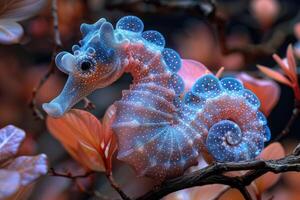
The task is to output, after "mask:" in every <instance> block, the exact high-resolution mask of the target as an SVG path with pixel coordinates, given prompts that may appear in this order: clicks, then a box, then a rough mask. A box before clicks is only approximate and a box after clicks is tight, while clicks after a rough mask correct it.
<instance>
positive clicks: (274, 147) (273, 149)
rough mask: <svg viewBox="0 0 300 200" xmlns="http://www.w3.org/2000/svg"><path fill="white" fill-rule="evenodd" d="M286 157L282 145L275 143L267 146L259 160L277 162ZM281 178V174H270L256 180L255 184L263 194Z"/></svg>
mask: <svg viewBox="0 0 300 200" xmlns="http://www.w3.org/2000/svg"><path fill="white" fill-rule="evenodd" d="M284 156H285V152H284V148H283V146H282V145H281V144H280V143H278V142H275V143H272V144H270V145H269V146H267V147H266V148H265V149H264V150H263V151H262V153H261V154H260V155H259V158H262V159H264V160H275V159H280V158H283V157H284ZM279 178H280V174H274V173H271V172H269V173H267V174H265V175H263V176H261V177H259V178H258V179H256V180H255V183H256V186H257V188H258V190H259V191H260V193H261V194H262V193H263V192H264V191H266V190H267V189H269V188H270V187H272V186H273V185H274V184H275V183H276V182H277V181H278V180H279Z"/></svg>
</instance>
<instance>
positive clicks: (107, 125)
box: [47, 106, 117, 172]
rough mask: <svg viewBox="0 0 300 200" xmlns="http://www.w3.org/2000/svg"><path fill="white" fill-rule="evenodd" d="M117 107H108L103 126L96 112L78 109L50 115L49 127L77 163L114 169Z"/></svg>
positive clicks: (96, 169) (98, 168)
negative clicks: (113, 121) (112, 161)
mask: <svg viewBox="0 0 300 200" xmlns="http://www.w3.org/2000/svg"><path fill="white" fill-rule="evenodd" d="M114 109H115V107H114V106H111V107H110V108H109V109H108V110H107V112H106V114H105V117H104V119H103V123H104V125H103V126H102V125H101V122H100V121H99V120H98V119H97V118H96V117H95V116H94V115H92V114H91V113H89V112H87V111H84V110H78V109H72V110H71V111H70V112H68V113H66V114H65V115H64V116H63V117H61V118H52V117H48V118H47V126H48V129H49V131H50V132H51V133H52V134H53V136H54V137H55V138H57V139H58V140H59V141H60V142H61V143H62V144H63V146H64V147H65V148H66V150H67V151H68V152H69V153H70V154H71V155H72V157H73V158H74V159H75V160H77V162H79V163H81V164H82V165H83V166H85V167H86V168H89V169H91V170H95V171H108V172H110V170H111V164H110V163H111V157H112V155H113V153H114V152H115V150H116V147H117V145H116V142H115V139H114V134H113V132H112V130H111V123H112V120H113V119H114V112H115V111H114Z"/></svg>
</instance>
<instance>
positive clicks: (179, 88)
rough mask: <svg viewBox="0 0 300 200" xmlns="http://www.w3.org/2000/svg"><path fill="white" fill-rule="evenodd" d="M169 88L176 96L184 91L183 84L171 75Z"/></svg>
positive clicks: (178, 77)
mask: <svg viewBox="0 0 300 200" xmlns="http://www.w3.org/2000/svg"><path fill="white" fill-rule="evenodd" d="M169 87H170V88H172V89H174V91H175V93H176V94H181V93H182V92H183V91H184V82H183V80H182V78H181V77H180V76H179V75H177V74H172V76H171V78H170V79H169Z"/></svg>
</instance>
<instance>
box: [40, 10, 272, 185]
mask: <svg viewBox="0 0 300 200" xmlns="http://www.w3.org/2000/svg"><path fill="white" fill-rule="evenodd" d="M143 29H144V25H143V23H142V21H141V20H140V19H139V18H137V17H134V16H126V17H123V18H121V19H120V20H119V21H118V23H117V25H116V29H114V28H113V26H112V24H110V23H109V22H106V20H105V19H100V20H98V22H96V23H95V24H83V25H82V26H81V32H82V34H83V36H84V37H83V39H82V40H81V41H80V42H79V44H80V45H74V46H73V48H72V50H73V54H70V53H67V52H61V53H59V54H58V55H57V57H56V63H57V65H58V67H59V69H60V70H61V71H63V72H65V73H67V74H69V78H68V82H67V84H66V86H65V87H64V89H63V91H62V92H61V94H60V95H59V96H58V97H56V98H55V99H54V100H52V101H51V102H50V103H48V104H44V105H43V107H44V109H45V110H46V112H48V113H49V114H51V115H52V116H55V117H59V116H62V115H63V114H64V113H65V112H67V111H68V110H69V109H70V108H71V107H72V106H73V105H75V104H76V103H77V102H78V101H80V100H81V99H82V98H83V97H84V96H86V95H88V94H89V93H91V92H92V91H94V90H95V89H98V88H103V87H106V86H108V85H110V84H111V83H113V82H114V81H115V80H117V79H118V78H119V77H120V76H121V75H122V74H123V73H124V72H128V73H131V74H132V76H133V83H132V84H131V85H130V88H129V89H128V90H125V91H123V93H122V98H121V100H119V101H117V102H115V103H114V104H115V106H116V116H115V121H114V123H113V130H114V132H115V134H116V135H117V139H118V148H119V150H118V156H117V157H118V159H120V160H123V161H125V162H126V163H128V164H129V165H131V166H133V167H134V168H135V170H136V171H137V173H138V174H139V175H145V176H149V177H152V178H155V179H158V180H164V179H166V178H170V177H176V176H179V175H181V174H183V173H184V171H185V169H187V168H188V167H190V166H192V165H196V164H197V160H198V158H199V155H200V154H201V153H202V154H203V155H204V156H205V158H206V159H207V161H211V160H216V161H220V162H227V161H241V160H249V159H254V158H255V157H256V156H257V155H258V154H259V153H260V152H261V150H262V149H263V146H264V142H265V141H268V140H269V139H270V130H269V128H268V126H267V120H266V118H265V117H264V115H263V114H262V113H261V112H260V111H259V110H258V109H259V106H260V102H259V100H258V98H257V97H256V96H255V95H254V94H253V93H252V92H251V91H249V90H247V89H245V88H244V87H243V85H242V83H241V82H239V81H238V80H236V79H234V78H224V79H221V80H219V79H218V78H216V77H215V76H213V75H211V74H208V75H203V76H202V77H199V79H198V80H197V81H196V82H195V83H194V85H193V87H192V88H191V89H190V91H187V92H184V89H185V90H188V89H187V87H186V88H185V87H184V81H183V80H182V78H181V76H180V75H178V74H177V72H178V71H179V70H180V68H181V67H182V66H181V65H182V62H181V58H180V56H179V55H178V53H177V52H176V51H174V50H172V49H169V48H165V40H164V38H163V36H162V35H161V34H160V33H159V32H157V31H144V32H143ZM202 68H204V67H203V66H202ZM185 70H187V69H185ZM201 70H203V69H201ZM203 71H205V70H203ZM189 87H190V86H189ZM189 87H188V88H189Z"/></svg>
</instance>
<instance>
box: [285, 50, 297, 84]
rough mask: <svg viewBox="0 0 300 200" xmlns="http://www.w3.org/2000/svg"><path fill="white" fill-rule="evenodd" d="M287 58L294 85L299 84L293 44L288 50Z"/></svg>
mask: <svg viewBox="0 0 300 200" xmlns="http://www.w3.org/2000/svg"><path fill="white" fill-rule="evenodd" d="M286 56H287V61H288V65H289V71H290V74H291V79H292V80H293V81H294V83H298V78H297V64H296V60H295V57H294V50H293V46H292V45H291V44H290V45H289V47H288V49H287V52H286Z"/></svg>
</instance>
